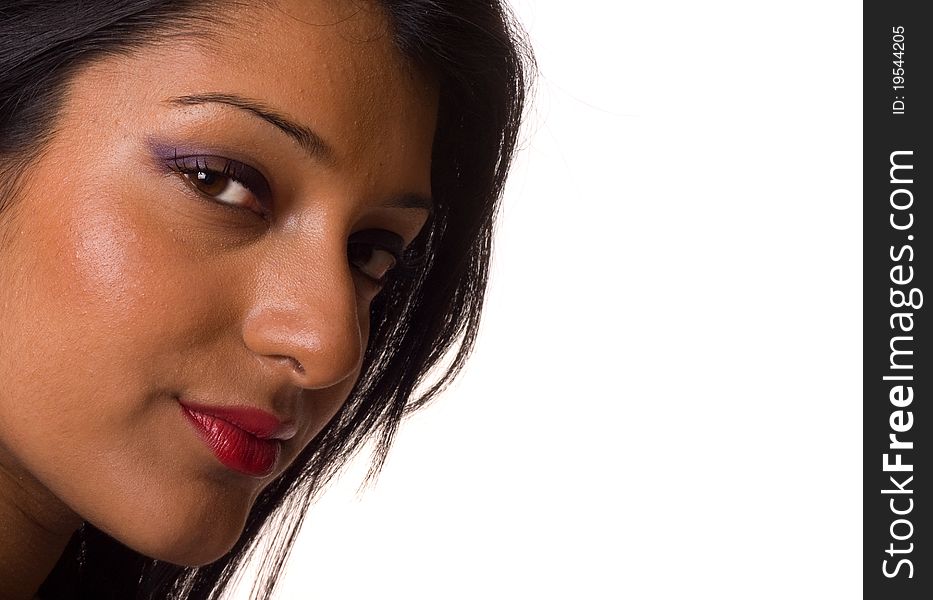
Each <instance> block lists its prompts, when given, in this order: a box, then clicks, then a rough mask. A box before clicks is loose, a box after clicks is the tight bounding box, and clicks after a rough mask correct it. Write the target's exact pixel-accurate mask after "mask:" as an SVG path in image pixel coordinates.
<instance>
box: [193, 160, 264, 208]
mask: <svg viewBox="0 0 933 600" xmlns="http://www.w3.org/2000/svg"><path fill="white" fill-rule="evenodd" d="M185 177H187V178H188V181H190V182H191V185H193V186H194V187H195V188H196V189H197V190H198V191H199V192H201V193H203V194H205V195H207V196H210V197H211V198H213V199H214V200H217V201H219V202H223V203H224V204H232V205H233V206H249V205H250V204H251V203H252V202H253V193H252V192H251V191H249V188H247V187H246V186H245V185H243V184H242V183H240V182H239V181H237V180H235V179H233V178H231V177H227V176H225V175H223V174H222V173H216V172H214V171H208V170H207V169H200V170H198V171H196V172H193V173H185Z"/></svg>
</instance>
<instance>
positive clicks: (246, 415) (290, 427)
mask: <svg viewBox="0 0 933 600" xmlns="http://www.w3.org/2000/svg"><path fill="white" fill-rule="evenodd" d="M178 403H179V404H181V405H182V406H183V407H185V408H187V409H188V410H192V411H195V412H199V413H201V414H205V415H209V416H212V417H217V418H219V419H223V420H224V421H226V422H227V423H230V424H232V425H235V426H237V427H239V428H240V429H242V430H243V431H246V432H247V433H250V434H252V435H254V436H256V437H258V438H260V439H264V440H267V439H276V440H290V439H291V438H293V437H295V434H296V433H297V432H298V427H297V426H296V425H295V424H294V423H283V422H282V421H280V420H279V419H278V418H277V417H276V416H275V415H272V414H270V413H267V412H266V411H264V410H260V409H258V408H253V407H251V406H212V405H208V404H200V403H197V402H190V401H189V400H187V399H183V398H178Z"/></svg>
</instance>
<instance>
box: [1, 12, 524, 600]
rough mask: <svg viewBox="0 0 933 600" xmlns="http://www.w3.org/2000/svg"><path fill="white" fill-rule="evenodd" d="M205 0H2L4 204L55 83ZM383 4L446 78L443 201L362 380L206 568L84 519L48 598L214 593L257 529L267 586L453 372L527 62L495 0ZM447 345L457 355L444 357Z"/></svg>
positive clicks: (435, 172) (185, 22)
mask: <svg viewBox="0 0 933 600" xmlns="http://www.w3.org/2000/svg"><path fill="white" fill-rule="evenodd" d="M210 4H211V3H210V2H208V3H205V2H200V3H195V2H193V1H190V0H181V1H170V0H97V1H92V0H70V1H62V0H45V1H43V0H12V1H10V0H8V1H6V2H4V4H3V6H2V7H0V215H4V213H5V212H7V211H8V210H9V209H11V208H13V209H15V201H14V200H13V199H14V198H15V192H16V189H17V182H18V181H19V180H20V178H21V176H22V175H23V173H24V169H25V167H26V166H28V164H29V161H31V160H34V159H35V158H36V157H37V156H39V153H40V152H41V149H42V145H43V143H45V142H46V141H47V140H48V139H49V138H50V137H51V136H52V135H53V134H54V130H55V120H56V116H57V112H58V109H59V108H60V103H61V99H62V97H63V92H64V90H65V87H66V86H67V84H68V83H69V81H70V78H71V77H72V76H73V75H74V74H75V73H76V72H77V71H78V69H79V68H80V67H82V66H83V65H86V64H88V63H90V62H92V61H94V60H95V59H99V58H101V57H104V56H107V55H113V54H119V53H124V52H127V51H129V50H131V49H134V48H138V47H141V46H143V45H146V44H152V43H158V42H159V41H160V40H164V39H165V36H172V35H183V36H193V37H197V36H198V35H200V34H203V33H205V32H206V35H208V36H209V35H210V31H211V23H210V22H209V21H208V19H207V17H209V18H210V21H211V22H214V23H215V24H216V22H217V20H218V18H220V19H223V15H222V14H220V15H218V12H220V13H224V14H229V13H225V11H217V10H216V8H217V6H213V7H211V6H209V5H210ZM230 4H231V3H230V2H225V3H222V4H220V6H223V7H229V6H230ZM240 4H244V5H248V4H250V3H249V2H241V3H240ZM252 4H253V5H255V4H258V3H257V2H253V3H252ZM381 4H382V5H383V6H384V7H385V9H386V13H387V15H388V17H389V20H390V23H391V25H392V34H393V36H394V41H395V43H396V44H397V46H398V47H399V48H400V50H401V51H402V52H403V53H404V54H405V55H406V56H407V57H409V59H410V60H412V62H413V63H414V64H417V65H419V66H420V67H422V68H424V69H425V70H426V72H428V73H430V74H431V76H433V77H434V78H436V80H437V81H438V83H439V86H440V104H439V113H438V124H437V130H436V135H435V140H434V148H433V157H432V167H431V168H432V175H431V177H432V193H433V195H434V197H435V201H436V202H437V208H436V210H435V211H434V214H433V215H432V217H431V219H430V220H429V223H428V225H427V226H426V227H425V229H424V231H423V232H422V234H421V235H420V236H419V238H418V239H417V240H416V241H415V243H413V244H412V248H411V249H410V252H411V253H412V256H413V257H420V258H421V260H420V261H416V264H417V265H418V266H417V268H416V270H415V272H414V275H413V276H411V277H405V278H398V279H396V280H395V281H394V282H393V283H391V284H390V285H389V286H388V287H387V288H386V289H385V290H384V291H383V293H382V294H380V295H379V296H378V297H377V299H376V301H374V303H373V306H372V329H371V334H370V341H369V346H368V348H367V351H366V355H365V358H364V366H363V371H362V375H361V377H360V380H359V382H358V383H357V385H356V387H355V388H354V390H353V392H352V393H351V394H350V397H349V398H348V400H347V402H346V403H345V404H344V406H343V407H342V408H341V409H340V411H339V412H338V414H337V415H336V417H335V418H334V419H333V420H332V421H331V422H330V423H329V424H328V425H327V426H326V427H325V429H324V430H323V431H322V432H321V433H320V434H319V435H318V436H317V437H316V438H315V439H314V440H313V441H312V442H311V443H310V444H309V446H308V447H307V448H306V449H305V450H304V451H303V452H302V453H301V454H300V455H299V456H298V457H297V458H296V459H295V461H294V463H293V464H292V465H290V466H289V468H288V469H287V470H286V471H285V472H284V473H283V474H282V476H281V477H279V478H277V479H276V480H274V481H273V482H272V483H270V484H269V485H268V486H267V487H266V488H265V489H264V490H263V492H262V493H261V494H260V495H259V496H258V498H257V500H256V502H255V504H254V506H253V508H252V510H251V512H250V514H249V516H248V518H247V521H246V526H245V529H244V531H243V533H242V535H241V537H240V539H239V540H238V541H237V543H236V544H235V545H234V547H233V548H232V550H231V551H230V552H229V553H228V554H226V555H225V556H223V557H222V558H220V559H218V560H217V561H215V562H213V563H210V564H207V565H203V566H201V567H185V566H180V565H174V564H170V563H166V562H163V561H158V560H153V559H150V558H148V557H146V556H143V555H141V554H139V553H137V552H135V551H133V550H132V549H130V548H128V547H126V546H124V545H123V544H121V543H119V542H117V541H116V540H114V539H113V538H111V537H110V536H108V535H107V534H105V533H103V532H101V531H99V530H98V529H96V528H95V527H94V526H93V525H92V524H90V523H85V524H84V525H82V527H81V528H80V529H79V530H78V532H76V533H75V535H74V536H73V537H72V539H71V540H70V542H69V544H68V546H67V547H66V549H65V551H64V552H63V554H62V556H61V558H60V560H59V561H58V563H57V564H56V566H55V568H54V570H53V571H52V572H51V573H50V575H49V576H48V577H47V578H46V580H45V582H44V583H43V585H42V587H41V588H40V590H39V593H40V595H41V596H42V597H43V598H46V599H48V598H60V597H72V596H77V597H94V598H116V597H119V598H146V599H148V598H166V597H181V598H215V597H217V596H218V595H219V594H220V593H221V592H222V590H224V589H225V588H226V586H228V585H229V584H230V582H231V576H232V575H233V574H234V573H235V572H236V569H237V567H238V566H239V565H241V564H242V563H244V562H245V561H246V560H247V559H249V558H250V556H251V555H252V553H253V552H254V551H256V550H257V548H261V545H259V544H257V541H258V539H259V534H260V532H261V531H262V530H263V529H264V528H268V530H269V532H270V533H272V534H274V537H273V539H272V544H271V549H270V551H269V552H268V554H266V555H265V556H262V557H261V558H262V565H263V575H262V576H261V578H260V579H259V580H257V581H256V582H254V588H253V589H254V597H264V598H268V597H269V596H270V595H271V593H272V591H273V589H274V587H275V582H276V580H277V579H278V576H279V574H280V572H281V569H282V566H283V564H284V563H285V561H286V560H287V558H288V555H289V552H290V550H291V547H292V544H293V541H294V538H295V535H296V534H297V532H298V530H299V529H300V527H301V523H302V521H303V519H304V514H305V512H306V511H307V509H308V507H309V504H310V503H311V500H312V499H313V497H314V496H315V494H316V493H318V492H319V491H320V490H321V488H322V486H323V485H324V484H325V483H327V481H329V480H330V479H331V478H332V477H333V475H334V474H335V473H336V472H337V471H338V470H339V468H340V467H341V466H342V465H343V464H344V463H345V462H346V461H347V459H348V458H350V457H351V456H352V455H354V454H355V453H356V452H357V451H359V450H360V449H361V448H362V447H363V445H364V444H366V443H367V442H369V441H371V440H372V441H374V443H375V446H374V447H375V451H374V455H373V462H372V465H371V468H370V472H369V477H368V478H367V480H369V479H371V478H372V477H373V476H375V474H376V473H377V472H378V471H379V469H380V468H381V466H382V464H383V462H384V460H385V456H386V453H387V451H388V449H389V446H390V444H391V442H392V439H393V437H394V434H395V432H396V430H397V428H398V425H399V423H400V421H401V419H402V418H403V417H404V416H405V415H406V414H407V413H409V412H411V411H412V410H414V409H417V408H419V407H421V406H423V405H424V404H425V403H426V402H428V401H429V400H431V399H432V398H433V397H434V396H435V395H436V394H437V393H438V392H439V391H441V390H442V389H443V388H444V387H445V386H446V385H447V384H448V383H449V382H450V381H451V380H452V379H453V378H454V377H456V375H457V374H458V373H459V372H460V370H461V368H462V366H463V364H464V362H465V360H466V358H467V357H468V355H469V354H470V351H471V350H472V348H473V345H474V340H475V337H476V333H477V329H478V326H479V318H480V313H481V309H482V305H483V295H484V292H485V288H486V281H487V272H488V267H489V259H490V252H491V244H492V230H493V221H494V217H495V215H496V212H497V208H498V203H499V198H500V196H501V193H502V189H503V184H504V182H505V178H506V174H507V171H508V169H509V165H510V162H511V158H512V154H513V151H514V149H515V146H516V140H517V136H518V130H519V124H520V120H521V117H522V113H523V108H524V105H525V101H526V96H527V94H528V90H529V87H528V84H529V80H530V74H531V72H532V69H533V68H534V60H533V57H532V55H531V52H530V49H529V48H528V46H527V44H526V43H525V41H524V36H523V34H522V33H521V30H520V29H519V28H518V27H517V25H515V22H514V20H513V18H512V17H511V16H510V14H509V13H508V11H507V10H506V9H505V8H504V7H503V6H502V5H501V4H500V1H499V0H381ZM208 11H211V12H208ZM14 212H15V210H14ZM0 247H2V240H0ZM446 356H452V357H453V359H452V360H450V361H449V363H448V361H447V360H442V359H444V358H445V357H446ZM438 371H439V374H437V375H433V374H434V373H437V372H438ZM429 373H431V374H432V375H430V376H429ZM429 377H431V378H432V379H429ZM257 592H258V593H259V594H260V595H258V596H256V595H255V594H256V593H257Z"/></svg>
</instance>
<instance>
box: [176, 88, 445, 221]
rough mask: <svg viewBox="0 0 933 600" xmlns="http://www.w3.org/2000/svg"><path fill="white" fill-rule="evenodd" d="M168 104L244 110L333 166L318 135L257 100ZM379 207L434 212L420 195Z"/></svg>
mask: <svg viewBox="0 0 933 600" xmlns="http://www.w3.org/2000/svg"><path fill="white" fill-rule="evenodd" d="M166 102H168V103H169V104H174V105H177V106H190V105H195V104H210V103H217V104H226V105H228V106H233V107H236V108H239V109H242V110H245V111H247V112H249V113H252V114H253V115H256V116H257V117H259V118H261V119H262V120H264V121H266V122H268V123H271V124H272V125H275V126H276V127H277V128H279V129H280V130H281V131H283V132H284V133H285V134H286V135H288V136H289V137H290V138H292V139H294V140H295V141H297V142H298V144H299V145H300V146H301V147H302V148H304V150H305V152H307V153H308V155H309V156H311V158H315V159H318V160H321V161H323V162H324V163H326V164H329V165H332V164H333V163H334V151H333V149H332V148H331V147H330V146H328V145H327V142H325V141H324V140H323V139H322V138H321V136H319V135H318V134H316V133H315V132H314V131H313V130H312V129H311V128H309V127H305V126H304V125H301V124H299V123H296V122H295V121H293V120H291V119H289V118H288V117H286V116H284V115H282V113H280V112H278V111H276V110H274V109H272V108H269V107H268V106H266V105H265V104H263V103H262V102H260V101H258V100H253V99H250V98H244V97H243V96H238V95H236V94H226V93H218V92H213V93H207V94H188V95H185V96H177V97H175V98H169V99H168V100H166ZM383 206H386V207H390V208H417V209H421V210H426V211H428V212H431V211H433V210H434V199H433V198H431V197H430V196H424V195H422V194H415V193H411V194H403V195H402V196H398V197H396V198H392V199H391V200H389V201H387V202H385V203H383Z"/></svg>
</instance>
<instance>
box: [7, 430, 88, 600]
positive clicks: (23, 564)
mask: <svg viewBox="0 0 933 600" xmlns="http://www.w3.org/2000/svg"><path fill="white" fill-rule="evenodd" d="M80 525H81V519H80V517H79V516H78V515H77V514H75V513H74V512H73V511H72V510H70V509H69V508H68V507H66V506H65V505H64V504H62V502H61V501H60V500H58V498H56V497H54V496H53V495H52V494H51V493H49V491H48V490H47V489H45V487H43V486H42V485H41V484H39V482H38V481H36V479H35V478H34V477H32V475H31V474H29V473H28V472H26V471H25V470H24V469H22V468H21V467H20V466H19V465H18V463H17V462H16V460H15V459H14V458H13V457H12V456H11V455H10V454H9V452H7V450H6V448H4V447H3V446H2V445H0V600H21V599H22V600H31V599H32V598H34V597H35V596H36V592H37V591H38V589H39V586H41V585H42V582H43V581H45V578H46V577H47V576H48V574H49V573H50V572H51V571H52V569H53V568H54V567H55V563H57V562H58V559H59V558H60V557H61V554H62V551H63V550H64V549H65V546H66V545H67V544H68V540H70V539H71V536H72V534H74V532H75V531H76V530H77V529H78V527H79V526H80Z"/></svg>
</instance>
